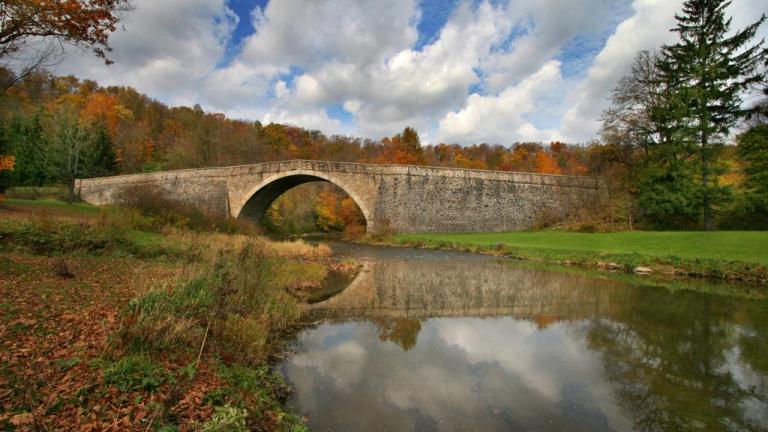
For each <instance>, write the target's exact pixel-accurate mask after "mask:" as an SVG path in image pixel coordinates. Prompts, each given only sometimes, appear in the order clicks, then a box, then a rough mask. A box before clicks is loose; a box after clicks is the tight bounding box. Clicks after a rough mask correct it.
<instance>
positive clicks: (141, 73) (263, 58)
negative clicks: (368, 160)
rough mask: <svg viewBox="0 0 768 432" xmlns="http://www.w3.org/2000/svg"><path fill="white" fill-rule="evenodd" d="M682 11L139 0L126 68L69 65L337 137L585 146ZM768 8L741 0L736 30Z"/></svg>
mask: <svg viewBox="0 0 768 432" xmlns="http://www.w3.org/2000/svg"><path fill="white" fill-rule="evenodd" d="M681 3H682V0H511V1H509V2H507V1H502V0H491V1H485V0H483V1H480V0H465V1H462V0H388V1H381V0H271V1H267V0H163V1H157V0H134V4H135V6H136V8H135V10H134V11H133V12H131V14H130V15H129V16H128V17H127V18H126V20H125V22H124V27H125V29H124V31H119V32H118V33H116V34H114V35H113V36H112V46H113V48H114V53H113V54H112V59H113V60H115V62H116V63H115V64H114V65H112V66H109V67H105V66H104V64H103V62H101V61H99V60H98V59H95V58H92V56H90V55H88V54H87V53H86V54H84V53H79V52H71V53H70V54H69V55H68V56H67V58H66V59H65V60H64V61H63V62H62V63H61V64H60V65H59V66H58V67H57V70H56V72H57V73H66V74H68V73H72V74H75V75H77V76H79V77H82V78H90V79H95V80H97V81H98V82H99V83H100V84H102V85H130V86H133V87H135V88H137V89H138V90H139V91H142V92H144V93H146V94H148V95H149V96H151V97H153V98H156V99H159V100H161V101H163V102H166V103H169V104H172V105H194V104H196V103H197V104H200V105H201V106H202V107H203V108H204V109H206V110H209V111H216V112H223V113H225V114H227V115H228V116H230V117H234V118H243V119H255V120H260V121H262V122H265V123H269V122H281V123H292V124H295V125H299V126H303V127H307V128H312V129H320V130H321V131H323V132H325V133H328V134H334V133H342V134H354V135H360V136H365V137H370V138H374V139H376V138H381V137H382V136H386V135H392V134H394V133H396V132H398V131H400V130H402V128H403V127H405V126H413V127H416V128H417V130H418V131H419V133H420V134H421V135H422V139H423V140H425V141H426V142H432V143H436V142H448V143H460V144H470V143H476V142H477V143H479V142H489V143H502V144H510V143H513V142H515V141H524V140H535V141H550V140H565V141H569V142H583V141H586V140H589V139H591V138H593V137H594V136H595V133H596V131H597V129H598V127H599V123H598V118H599V116H600V113H601V112H602V110H603V109H604V108H605V104H606V98H607V97H608V95H609V93H610V90H611V88H612V87H613V85H614V84H615V83H616V81H617V80H618V79H619V78H620V77H621V76H622V75H623V74H624V73H625V72H626V70H627V68H628V66H629V64H630V63H631V61H632V58H633V57H634V55H635V53H636V52H637V51H638V50H641V49H647V48H654V47H657V46H659V45H660V44H663V43H669V42H672V41H673V37H674V36H673V35H672V34H671V33H669V31H668V30H669V28H671V27H672V26H673V23H674V18H673V17H674V13H675V11H676V10H679V8H680V4H681ZM766 9H768V7H767V6H766V4H765V0H735V1H734V4H733V6H731V13H732V14H733V16H734V25H735V26H743V25H746V24H747V23H750V22H752V21H754V20H756V19H757V18H758V17H759V14H760V13H761V12H763V11H765V10H766ZM766 27H768V26H763V28H762V29H761V36H762V37H764V36H766V34H768V32H766Z"/></svg>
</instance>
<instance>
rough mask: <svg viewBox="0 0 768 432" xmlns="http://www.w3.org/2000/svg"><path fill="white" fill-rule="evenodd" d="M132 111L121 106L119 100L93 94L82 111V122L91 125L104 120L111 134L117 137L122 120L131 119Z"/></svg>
mask: <svg viewBox="0 0 768 432" xmlns="http://www.w3.org/2000/svg"><path fill="white" fill-rule="evenodd" d="M130 117H131V111H130V110H128V109H127V108H125V107H124V106H122V105H120V102H119V101H118V99H117V98H116V97H114V96H110V95H108V94H106V93H101V92H97V93H91V94H90V96H89V97H88V99H87V100H86V102H85V106H84V107H83V109H82V111H80V119H81V121H83V122H85V123H87V124H91V123H95V122H96V121H99V120H100V119H103V120H104V121H105V122H106V124H107V129H109V134H110V135H111V136H112V137H113V139H114V137H115V134H116V133H117V125H118V123H119V122H120V120H121V119H129V118H130Z"/></svg>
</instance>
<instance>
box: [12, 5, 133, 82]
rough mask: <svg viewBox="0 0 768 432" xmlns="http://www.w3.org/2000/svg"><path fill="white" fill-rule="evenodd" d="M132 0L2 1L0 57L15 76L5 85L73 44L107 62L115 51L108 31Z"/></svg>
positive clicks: (112, 28)
mask: <svg viewBox="0 0 768 432" xmlns="http://www.w3.org/2000/svg"><path fill="white" fill-rule="evenodd" d="M131 7H132V6H131V3H130V0H5V1H3V2H1V3H0V60H2V61H4V62H6V63H7V64H10V63H13V62H19V61H24V59H22V58H21V57H25V58H26V64H25V65H24V66H21V67H20V68H19V67H15V68H13V69H16V70H17V71H18V73H17V75H16V76H15V77H12V78H11V79H8V80H6V82H4V83H2V86H3V87H2V90H3V91H4V90H6V89H7V88H8V87H10V86H11V85H13V84H14V83H15V82H16V81H18V80H19V79H20V78H21V77H23V76H25V75H26V74H28V73H29V72H30V71H32V70H35V69H36V68H37V67H39V66H41V65H44V64H46V62H50V61H51V60H52V57H55V56H57V55H58V54H61V53H62V51H63V46H64V45H65V44H66V45H73V46H76V47H79V48H83V49H87V50H90V51H92V52H93V53H94V54H95V55H96V57H99V58H101V59H103V60H104V62H105V63H106V64H110V63H112V61H111V60H110V59H109V57H108V56H107V54H108V53H109V52H110V51H111V50H112V48H111V47H110V45H109V36H110V35H111V34H112V33H113V32H114V31H115V30H116V29H117V24H118V22H119V21H120V19H121V18H122V17H123V15H124V13H125V12H127V11H128V10H130V9H131Z"/></svg>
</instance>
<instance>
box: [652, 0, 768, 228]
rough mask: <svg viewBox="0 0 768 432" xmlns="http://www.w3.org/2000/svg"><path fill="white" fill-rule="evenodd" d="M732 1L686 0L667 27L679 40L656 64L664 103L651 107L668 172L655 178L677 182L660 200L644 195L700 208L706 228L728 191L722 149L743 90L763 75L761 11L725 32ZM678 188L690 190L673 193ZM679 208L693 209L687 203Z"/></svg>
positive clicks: (740, 109) (660, 153) (741, 110)
mask: <svg viewBox="0 0 768 432" xmlns="http://www.w3.org/2000/svg"><path fill="white" fill-rule="evenodd" d="M730 4H731V2H730V1H727V0H686V1H685V3H684V4H683V13H682V14H678V15H676V16H675V18H676V19H677V26H676V27H675V28H674V29H672V31H673V32H676V33H678V35H679V37H680V40H679V41H678V42H677V43H676V44H674V45H667V46H664V47H663V48H662V52H661V56H660V58H659V61H658V64H657V67H658V70H659V79H660V81H661V82H662V83H663V85H664V90H663V91H662V99H663V104H662V105H661V107H660V108H659V109H655V110H654V111H653V112H652V113H651V116H652V118H653V119H654V120H655V121H656V123H658V124H663V125H665V128H663V129H662V130H660V131H659V133H660V136H661V143H660V144H659V146H663V147H665V148H663V149H661V151H658V152H656V153H657V154H656V155H655V156H656V158H657V159H658V160H659V161H660V162H661V165H662V166H664V165H666V173H663V174H662V175H661V176H660V177H658V179H661V180H664V179H666V180H669V181H672V182H675V183H676V184H675V185H672V184H670V186H671V187H672V189H670V190H669V191H667V192H668V193H666V194H662V195H661V196H659V197H658V200H657V201H658V202H654V200H653V199H652V197H650V196H649V197H648V198H649V199H648V200H647V201H648V202H647V203H646V204H648V205H652V206H656V205H657V204H658V206H659V207H664V206H665V205H669V204H673V203H685V205H686V206H690V205H693V206H696V207H699V213H700V214H701V216H702V217H703V223H704V228H705V229H711V228H712V210H713V207H714V206H715V205H717V204H718V203H720V202H722V201H723V199H724V197H725V196H726V192H727V190H726V189H725V188H722V187H720V186H718V184H717V176H718V175H719V174H721V173H722V170H721V165H720V163H719V162H720V161H719V160H718V157H719V155H720V150H721V148H722V146H723V144H724V140H725V139H726V138H727V137H728V135H729V133H730V131H731V129H732V128H733V127H734V126H735V125H736V123H737V121H738V120H739V119H740V118H741V117H742V116H744V115H745V114H746V113H747V110H745V109H744V108H743V107H742V98H741V96H742V94H743V93H744V92H745V91H746V90H748V89H749V87H751V86H753V85H754V84H756V83H759V82H761V81H762V80H763V72H762V70H761V69H760V68H759V66H760V63H761V60H763V59H764V58H765V55H766V50H765V49H763V47H762V41H761V42H759V43H757V44H752V45H751V43H752V42H751V41H752V39H753V38H754V36H755V33H756V31H757V29H758V28H759V27H760V25H762V24H763V22H764V21H765V15H763V16H761V17H760V19H759V20H757V21H756V22H755V23H753V24H752V25H749V26H747V27H746V28H744V29H742V30H740V31H738V32H735V33H734V34H732V35H730V36H729V34H730V33H729V30H730V26H731V19H730V18H726V16H725V10H726V9H727V8H728V6H729V5H730ZM680 182H684V183H686V184H685V185H681V184H678V183H680ZM676 191H677V192H676ZM677 193H686V194H689V195H688V196H686V197H675V196H673V195H675V194H677ZM670 194H672V195H670ZM669 198H671V200H669ZM678 210H684V211H682V212H681V215H683V214H688V215H690V213H689V212H688V211H687V210H690V209H689V208H687V207H685V208H680V209H678Z"/></svg>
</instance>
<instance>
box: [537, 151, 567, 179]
mask: <svg viewBox="0 0 768 432" xmlns="http://www.w3.org/2000/svg"><path fill="white" fill-rule="evenodd" d="M536 172H539V173H542V174H560V173H561V172H562V171H561V170H560V166H559V165H558V164H557V161H556V160H555V158H553V157H552V156H551V155H550V154H549V153H547V152H546V151H544V150H539V152H538V153H536Z"/></svg>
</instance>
